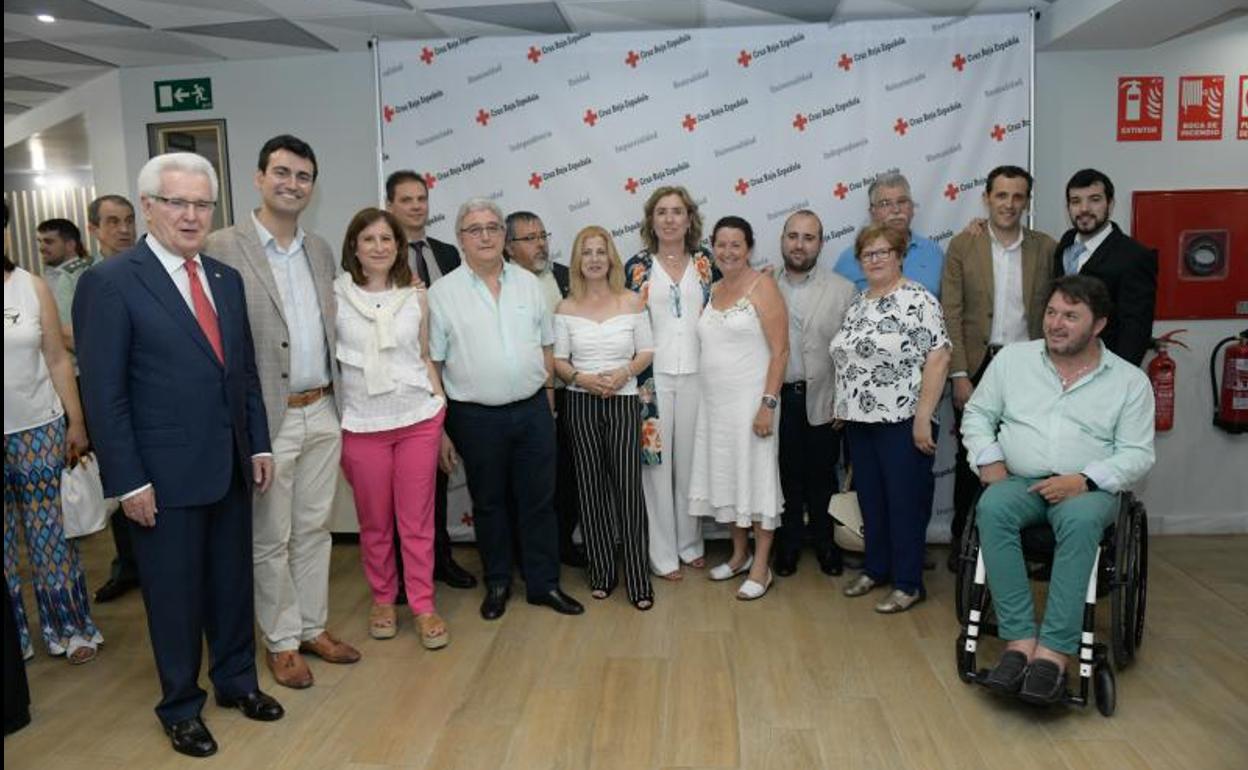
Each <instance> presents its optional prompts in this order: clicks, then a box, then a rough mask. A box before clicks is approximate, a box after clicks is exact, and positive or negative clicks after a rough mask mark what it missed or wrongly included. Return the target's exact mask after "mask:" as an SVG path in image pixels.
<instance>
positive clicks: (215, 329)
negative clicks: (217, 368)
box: [183, 259, 225, 365]
mask: <svg viewBox="0 0 1248 770" xmlns="http://www.w3.org/2000/svg"><path fill="white" fill-rule="evenodd" d="M183 264H185V265H186V274H187V276H188V277H189V278H190V279H191V304H192V305H194V306H195V320H196V321H199V328H200V329H201V330H202V331H203V332H204V336H205V337H207V338H208V344H209V345H212V351H213V352H214V353H216V354H217V360H218V361H220V362H221V364H222V365H224V364H225V349H224V348H222V347H221V327H220V326H218V325H217V311H215V310H213V309H212V303H211V302H209V301H208V292H206V291H204V285H203V284H202V283H200V282H199V265H198V264H197V263H196V262H195V260H193V259H188V260H186V262H185V263H183Z"/></svg>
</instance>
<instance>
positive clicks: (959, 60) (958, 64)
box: [953, 54, 966, 72]
mask: <svg viewBox="0 0 1248 770" xmlns="http://www.w3.org/2000/svg"><path fill="white" fill-rule="evenodd" d="M965 66H966V59H965V58H963V56H962V54H957V55H956V56H954V57H953V68H954V69H955V70H957V71H958V72H961V71H962V68H963V67H965Z"/></svg>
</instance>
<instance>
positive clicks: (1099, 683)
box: [1092, 660, 1118, 717]
mask: <svg viewBox="0 0 1248 770" xmlns="http://www.w3.org/2000/svg"><path fill="white" fill-rule="evenodd" d="M1117 688H1118V685H1117V683H1116V682H1115V681H1114V669H1113V668H1112V667H1110V665H1109V661H1104V660H1103V661H1100V662H1098V663H1097V664H1096V668H1094V669H1093V670H1092V689H1093V690H1095V691H1096V710H1097V711H1099V712H1101V716H1107V717H1109V716H1113V715H1114V709H1115V708H1116V707H1117V706H1118V689H1117Z"/></svg>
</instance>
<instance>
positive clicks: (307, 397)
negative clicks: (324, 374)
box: [286, 385, 333, 409]
mask: <svg viewBox="0 0 1248 770" xmlns="http://www.w3.org/2000/svg"><path fill="white" fill-rule="evenodd" d="M332 392H333V388H332V387H330V386H329V385H326V386H324V387H320V388H313V389H312V390H305V391H302V392H300V393H291V394H290V395H288V396H286V406H288V407H292V408H295V409H301V408H303V407H305V406H311V405H312V404H315V403H316V402H317V401H320V400H321V399H322V398H323V397H325V396H328V395H329V394H330V393H332Z"/></svg>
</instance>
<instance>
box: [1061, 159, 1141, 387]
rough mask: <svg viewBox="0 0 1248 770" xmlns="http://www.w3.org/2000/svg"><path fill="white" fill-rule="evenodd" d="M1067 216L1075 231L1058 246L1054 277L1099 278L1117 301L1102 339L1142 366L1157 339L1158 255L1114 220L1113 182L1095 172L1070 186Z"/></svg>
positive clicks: (1079, 174) (1087, 170)
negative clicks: (1154, 339)
mask: <svg viewBox="0 0 1248 770" xmlns="http://www.w3.org/2000/svg"><path fill="white" fill-rule="evenodd" d="M1066 211H1067V213H1068V214H1069V215H1070V223H1071V224H1073V225H1074V227H1073V228H1071V229H1070V230H1067V231H1066V234H1065V235H1063V236H1062V239H1061V241H1059V242H1058V244H1057V258H1056V259H1055V260H1054V265H1053V275H1054V277H1057V276H1061V275H1071V274H1073V273H1079V274H1081V275H1090V276H1094V277H1096V278H1100V279H1101V281H1103V282H1104V283H1105V286H1106V287H1107V288H1108V289H1109V295H1110V297H1111V298H1112V299H1113V301H1114V309H1113V312H1112V313H1110V316H1109V323H1108V324H1107V325H1106V327H1105V331H1104V332H1102V333H1101V340H1102V341H1103V342H1104V343H1105V347H1107V348H1109V349H1110V350H1111V351H1113V352H1114V353H1116V354H1118V356H1120V357H1121V358H1124V359H1126V360H1127V361H1129V362H1131V363H1132V364H1133V365H1135V366H1139V365H1140V361H1142V360H1143V359H1144V353H1145V351H1147V350H1148V348H1149V345H1150V344H1151V342H1152V338H1153V308H1154V306H1155V304H1156V298H1157V250H1156V249H1150V248H1148V247H1147V246H1145V245H1144V244H1142V243H1140V242H1139V241H1136V240H1134V239H1132V238H1130V237H1129V236H1127V235H1126V234H1125V233H1123V232H1122V230H1120V229H1119V228H1118V225H1116V224H1114V223H1113V222H1111V221H1110V217H1111V216H1112V215H1113V213H1114V183H1113V182H1111V181H1110V180H1109V177H1107V176H1106V175H1105V174H1103V173H1101V172H1100V171H1097V170H1096V169H1092V168H1085V169H1083V170H1082V171H1078V172H1076V173H1075V175H1074V176H1072V177H1071V178H1070V181H1069V182H1067V183H1066Z"/></svg>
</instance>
